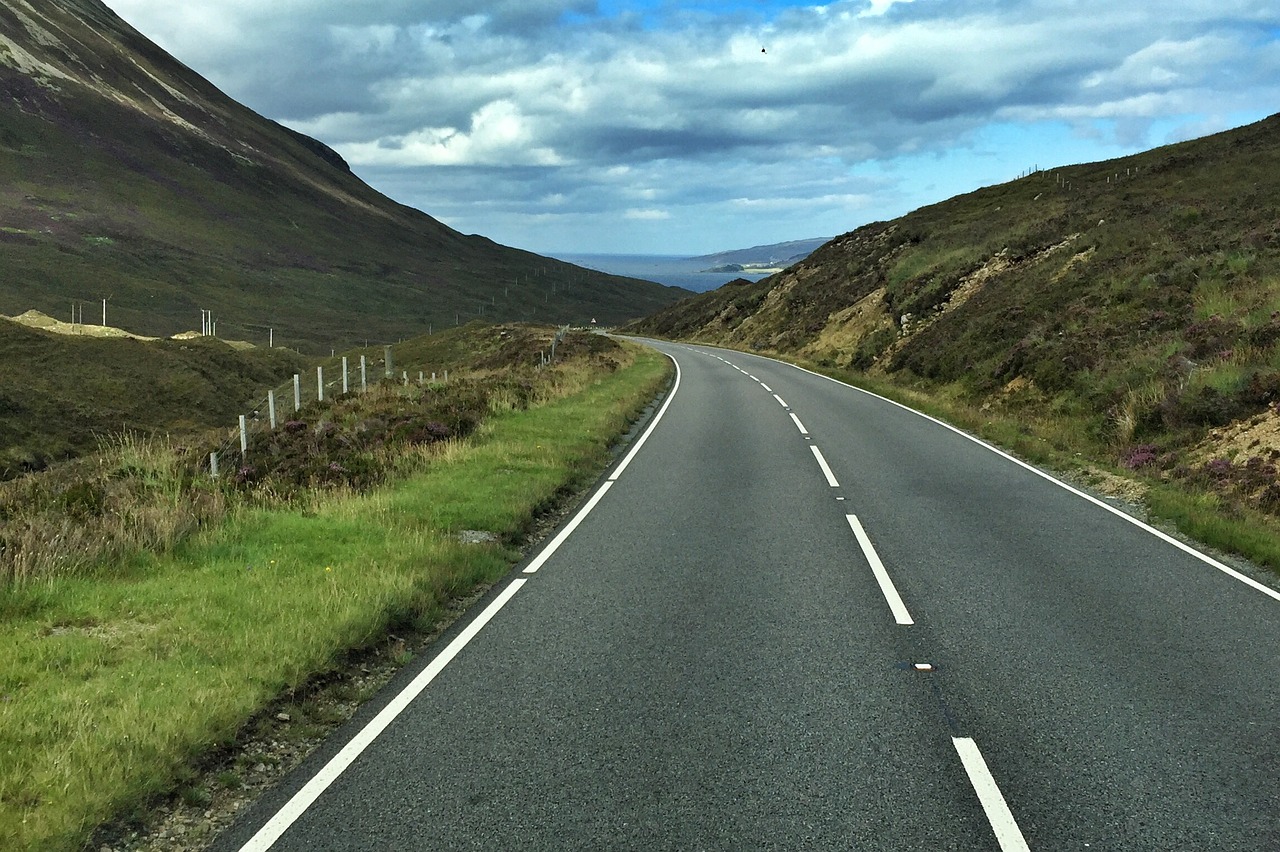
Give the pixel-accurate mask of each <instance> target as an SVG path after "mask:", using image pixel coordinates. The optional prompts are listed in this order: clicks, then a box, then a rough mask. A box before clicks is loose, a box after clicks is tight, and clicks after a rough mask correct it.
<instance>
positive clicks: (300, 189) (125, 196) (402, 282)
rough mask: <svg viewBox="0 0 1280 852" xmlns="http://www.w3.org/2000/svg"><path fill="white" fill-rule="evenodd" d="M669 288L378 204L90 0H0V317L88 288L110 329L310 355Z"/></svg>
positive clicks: (580, 311)
mask: <svg viewBox="0 0 1280 852" xmlns="http://www.w3.org/2000/svg"><path fill="white" fill-rule="evenodd" d="M682 294H683V291H679V290H677V289H674V288H666V287H661V286H659V285H654V284H651V283H648V282H636V281H633V280H628V279H621V278H617V277H615V276H609V275H605V274H602V273H598V272H594V271H590V270H584V269H581V268H578V267H574V266H572V265H569V264H566V263H563V262H561V261H556V260H552V259H548V258H543V257H539V256H537V255H534V254H531V253H528V252H523V251H519V250H515V249H509V248H506V247H503V246H499V245H497V244H495V243H493V242H492V241H490V240H488V239H485V238H483V237H479V236H464V235H462V234H459V233H458V232H456V231H453V230H452V229H450V228H448V227H446V226H444V225H443V224H441V223H439V222H437V221H436V220H434V219H432V218H430V217H429V216H427V215H425V214H423V213H421V212H419V211H416V210H412V209H410V208H407V207H404V206H402V205H399V204H397V203H395V202H393V201H391V200H389V199H387V198H386V197H384V196H382V195H381V194H379V193H377V192H376V191H374V190H373V189H371V188H370V187H368V186H367V185H366V184H364V183H363V182H362V181H360V180H359V179H358V178H357V177H356V176H355V175H354V174H352V173H351V171H350V170H349V168H347V165H346V163H345V162H343V161H342V158H341V157H340V156H338V155H337V154H336V153H335V152H333V151H332V150H330V149H329V148H327V147H326V146H324V145H323V144H321V143H319V142H317V141H315V140H312V139H309V138H307V137H305V136H303V135H302V134H298V133H295V132H293V131H290V130H288V129H287V128H284V127H282V126H280V125H278V124H276V123H275V122H272V121H268V120H266V119H264V118H262V117H261V116H258V115H257V114H255V113H253V112H252V111H250V110H248V109H246V108H245V107H243V106H241V105H239V104H237V103H235V102H234V101H232V100H231V99H229V98H227V97H226V96H225V95H223V94H222V93H221V92H219V91H218V90H217V89H216V88H215V87H213V86H212V85H210V84H209V83H208V82H207V81H205V80H203V79H202V78H201V77H199V76H198V75H196V74H195V73H194V72H192V71H191V70H190V69H188V68H186V67H185V66H183V65H182V64H181V63H179V62H177V61H176V60H174V59H173V58H172V57H170V56H169V55H168V54H166V53H165V52H164V51H162V50H161V49H160V48H158V47H157V46H156V45H154V44H153V43H151V42H150V41H148V40H147V39H146V38H145V37H144V36H142V35H141V34H140V33H138V32H137V31H136V30H134V29H133V28H132V27H130V26H129V25H128V24H126V23H125V22H124V21H122V20H121V19H120V18H119V17H117V16H116V15H115V14H114V13H113V12H111V11H110V10H109V9H108V8H107V7H106V6H104V5H103V4H102V3H101V2H98V0H38V2H36V0H30V2H29V0H0V313H7V314H15V313H21V312H23V311H26V310H28V309H33V308H34V309H38V310H42V311H44V312H46V313H49V314H51V315H53V316H66V315H69V314H70V312H71V310H72V303H73V302H85V303H89V304H91V305H93V304H97V303H100V301H101V300H102V299H104V298H107V299H108V300H109V302H108V309H109V322H110V324H112V325H117V326H122V327H126V328H129V329H131V330H134V331H138V332H141V333H146V334H153V335H166V334H172V333H174V332H178V331H182V330H186V329H193V328H199V320H200V311H201V310H211V311H213V313H214V316H215V318H217V319H218V320H219V334H220V335H222V336H234V337H239V338H245V339H250V340H261V341H263V342H265V341H266V339H267V336H268V329H271V328H273V329H275V339H276V341H277V343H284V344H286V345H290V346H300V347H302V348H303V349H310V350H311V351H323V350H327V349H329V348H331V347H337V348H342V347H344V346H347V345H350V344H353V343H355V342H357V341H360V342H363V341H364V340H365V339H370V340H393V339H397V338H399V337H402V336H408V335H410V334H414V333H420V332H421V331H422V330H425V329H424V327H425V326H428V325H430V324H435V325H445V324H449V325H452V324H453V323H454V322H455V320H458V321H462V322H465V321H467V320H468V319H470V318H474V317H476V316H485V317H488V318H493V319H517V320H524V319H529V320H543V321H552V322H586V321H589V320H590V319H592V318H596V319H598V320H600V321H601V322H616V321H619V320H621V319H624V318H627V317H634V316H637V315H640V314H643V313H645V312H647V311H651V310H654V309H656V308H658V307H660V306H662V305H664V304H668V303H670V302H671V301H672V300H673V299H674V298H675V297H677V296H678V295H682ZM98 309H100V305H99V308H98ZM92 310H93V309H92V308H91V311H92Z"/></svg>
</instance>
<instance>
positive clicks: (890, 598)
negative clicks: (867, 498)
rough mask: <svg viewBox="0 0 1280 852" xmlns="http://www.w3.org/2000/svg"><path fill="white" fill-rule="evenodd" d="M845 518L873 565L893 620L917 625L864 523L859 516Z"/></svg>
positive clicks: (873, 571)
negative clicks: (863, 526) (863, 525)
mask: <svg viewBox="0 0 1280 852" xmlns="http://www.w3.org/2000/svg"><path fill="white" fill-rule="evenodd" d="M844 517H845V520H847V521H848V522H849V527H850V528H851V529H852V530H853V535H854V537H856V538H857V539H858V546H859V547H861V548H862V555H863V556H865V557H867V562H868V563H869V564H870V565H871V573H872V574H874V575H875V578H876V582H877V583H879V584H880V593H881V594H882V595H884V599H885V600H886V601H887V602H888V604H889V610H890V612H892V613H893V620H894V621H896V622H897V623H898V624H915V621H913V620H912V618H911V613H909V612H907V605H906V604H904V603H903V602H902V596H901V595H899V594H898V589H897V588H896V587H895V586H894V585H893V579H892V578H891V577H890V576H889V572H888V571H886V570H885V567H884V563H883V562H881V561H880V556H879V554H877V553H876V549H875V547H873V546H872V545H871V537H870V536H868V535H867V531H866V530H865V529H863V528H862V521H860V520H858V516H857V515H845V516H844Z"/></svg>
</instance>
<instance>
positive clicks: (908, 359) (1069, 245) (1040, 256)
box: [632, 116, 1280, 510]
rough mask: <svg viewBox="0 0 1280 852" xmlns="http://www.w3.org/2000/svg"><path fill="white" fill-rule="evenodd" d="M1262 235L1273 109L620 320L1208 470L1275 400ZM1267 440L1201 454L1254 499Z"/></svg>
mask: <svg viewBox="0 0 1280 852" xmlns="http://www.w3.org/2000/svg"><path fill="white" fill-rule="evenodd" d="M1278 237H1280V116H1273V117H1271V118H1269V119H1266V120H1265V121H1262V122H1259V123H1257V124H1253V125H1250V126H1247V127H1243V128H1239V129H1236V130H1232V131H1229V132H1226V133H1221V134H1218V135H1215V136H1210V137H1206V138H1204V139H1199V140H1194V141H1191V142H1186V143H1182V144H1178V145H1171V146H1167V147H1163V148H1158V149H1155V150H1152V151H1149V152H1145V153H1143V154H1139V155H1136V156H1133V157H1126V158H1124V159H1121V160H1115V161H1111V162H1103V163H1092V164H1085V165H1073V166H1065V167H1061V168H1055V169H1050V170H1047V171H1041V172H1038V173H1035V174H1031V175H1029V176H1027V177H1024V178H1021V179H1019V180H1016V181H1012V182H1010V183H1006V184H1002V185H999V186H991V187H987V188H984V189H980V190H978V191H976V192H972V193H969V194H967V195H963V196H959V197H957V198H953V199H950V200H948V201H945V202H943V203H940V204H936V205H933V206H930V207H926V208H923V209H921V210H917V211H915V212H913V213H911V214H909V215H907V216H904V217H902V218H900V219H897V220H894V221H892V222H877V223H874V224H870V225H867V226H865V227H862V228H859V229H857V230H855V231H852V232H850V233H848V234H844V235H843V236H840V237H837V238H836V239H834V240H832V241H830V242H829V243H827V244H826V245H824V246H823V247H822V248H820V249H819V250H818V251H816V252H814V253H813V254H812V255H810V256H809V258H807V259H806V260H804V261H802V262H801V263H799V264H797V265H796V266H794V267H792V268H791V269H789V270H787V271H785V272H783V273H780V274H777V275H774V276H771V277H770V278H767V279H764V280H762V281H760V282H757V283H754V284H753V283H748V282H744V281H739V282H734V283H731V284H728V285H725V286H724V287H722V288H720V289H719V290H717V291H714V292H711V293H706V294H702V295H699V296H695V297H693V298H690V299H687V300H686V301H683V302H680V303H678V304H677V305H675V306H672V307H670V308H668V309H666V310H664V311H661V312H659V313H658V314H656V315H654V316H652V317H650V318H647V319H645V320H643V321H641V322H638V323H636V324H635V325H634V326H632V329H633V330H635V331H638V332H643V333H649V334H658V335H663V336H668V337H676V338H686V339H694V340H703V341H709V342H715V343H721V344H726V345H730V346H736V347H741V348H749V349H758V350H763V351H767V352H776V353H783V354H787V355H792V356H797V357H801V358H804V359H807V360H810V361H813V362H816V363H819V364H823V365H826V366H828V367H833V368H842V369H850V370H853V371H861V372H863V373H866V374H869V375H870V376H872V377H876V376H878V377H880V378H881V379H886V380H889V381H891V382H893V383H895V384H898V385H906V386H912V387H916V388H920V389H923V390H925V391H926V392H928V393H929V394H931V395H932V396H934V397H935V398H945V399H950V400H957V401H959V402H961V403H964V404H967V405H971V406H973V408H974V409H975V410H977V409H981V410H982V411H983V412H988V413H989V414H990V416H993V417H994V416H996V415H998V414H1001V413H1003V414H1008V415H1010V416H1012V417H1013V418H1015V419H1017V420H1020V421H1021V422H1023V423H1024V426H1023V428H1024V429H1027V430H1031V429H1032V428H1033V424H1034V423H1038V422H1042V421H1046V420H1052V421H1054V422H1055V423H1056V424H1057V426H1055V427H1053V428H1057V429H1059V430H1060V431H1062V432H1071V433H1074V434H1075V435H1076V436H1077V437H1078V439H1079V440H1081V441H1083V442H1085V443H1087V444H1088V445H1089V447H1090V448H1091V449H1092V450H1093V451H1094V452H1095V453H1096V455H1095V457H1104V458H1110V459H1111V460H1112V461H1113V462H1119V463H1123V464H1125V465H1127V466H1130V467H1140V466H1150V467H1151V468H1153V469H1154V468H1157V467H1158V468H1161V469H1162V470H1163V472H1164V475H1165V476H1166V478H1169V477H1172V478H1177V477H1184V478H1185V477H1187V476H1192V475H1194V476H1199V475H1201V474H1204V475H1205V476H1213V475H1215V474H1213V473H1212V472H1209V473H1205V470H1206V469H1205V468H1204V467H1203V465H1206V464H1208V463H1209V462H1212V461H1214V459H1215V458H1217V456H1216V455H1215V454H1221V453H1224V452H1226V451H1225V450H1224V449H1223V448H1222V447H1221V445H1220V444H1218V445H1214V444H1213V443H1212V442H1210V443H1205V442H1206V441H1210V438H1211V437H1212V436H1211V434H1210V430H1213V429H1218V428H1221V427H1227V426H1231V429H1232V430H1233V431H1234V432H1240V431H1241V430H1244V431H1248V430H1264V431H1265V430H1266V429H1267V427H1268V423H1269V422H1270V421H1271V420H1272V419H1274V417H1275V415H1274V410H1273V407H1274V405H1275V403H1276V402H1277V400H1278V399H1280V241H1278ZM1049 431H1052V430H1049ZM1222 434H1225V433H1222ZM1221 436H1222V435H1219V437H1221ZM1051 440H1053V439H1052V438H1051ZM1274 444H1275V442H1274V440H1273V439H1272V440H1271V443H1268V442H1267V440H1263V439H1262V438H1260V437H1252V438H1248V439H1247V440H1244V441H1242V442H1241V447H1240V449H1237V450H1235V451H1232V452H1231V453H1230V454H1229V455H1228V457H1225V458H1218V459H1217V460H1218V462H1219V464H1218V468H1219V470H1218V473H1231V472H1232V471H1235V473H1236V474H1239V476H1236V475H1235V474H1232V475H1231V476H1226V477H1225V478H1224V477H1219V479H1221V480H1222V481H1224V482H1225V481H1227V480H1231V481H1232V482H1235V483H1237V484H1239V485H1240V489H1241V490H1242V493H1246V496H1247V497H1248V498H1249V501H1250V502H1252V503H1254V504H1256V505H1260V506H1262V508H1264V509H1269V510H1274V509H1275V508H1276V507H1277V505H1280V499H1277V498H1280V486H1277V487H1276V488H1275V489H1273V490H1271V491H1268V490H1267V487H1268V486H1270V485H1273V484H1275V470H1274V467H1273V466H1272V461H1273V460H1274V458H1275V457H1280V446H1275V445H1274ZM1249 465H1252V468H1250V469H1251V470H1254V472H1255V473H1257V475H1256V476H1255V475H1251V474H1248V475H1246V474H1245V473H1242V471H1244V469H1245V468H1246V467H1248V466H1249ZM1233 477H1234V478H1233Z"/></svg>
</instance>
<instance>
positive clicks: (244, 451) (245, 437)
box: [240, 414, 249, 459]
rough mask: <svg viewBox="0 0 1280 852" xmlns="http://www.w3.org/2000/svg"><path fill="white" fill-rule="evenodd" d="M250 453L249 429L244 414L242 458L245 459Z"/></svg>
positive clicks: (241, 428)
mask: <svg viewBox="0 0 1280 852" xmlns="http://www.w3.org/2000/svg"><path fill="white" fill-rule="evenodd" d="M248 454H249V430H248V428H247V427H246V425H245V422H244V415H243V414H241V415H240V458H241V459H244V457H245V456H247V455H248Z"/></svg>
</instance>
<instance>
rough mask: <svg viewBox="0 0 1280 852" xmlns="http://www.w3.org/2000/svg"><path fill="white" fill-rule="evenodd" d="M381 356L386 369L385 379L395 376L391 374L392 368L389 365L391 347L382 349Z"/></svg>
mask: <svg viewBox="0 0 1280 852" xmlns="http://www.w3.org/2000/svg"><path fill="white" fill-rule="evenodd" d="M382 355H383V363H384V364H385V365H386V368H387V378H388V379H389V378H391V377H392V376H393V375H395V374H394V373H393V372H392V369H393V368H392V365H391V347H390V346H384V347H382Z"/></svg>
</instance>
